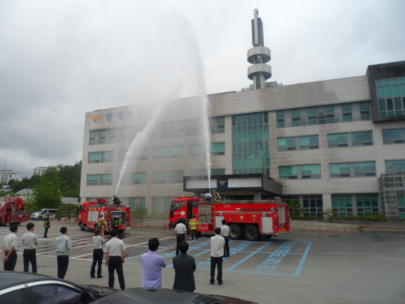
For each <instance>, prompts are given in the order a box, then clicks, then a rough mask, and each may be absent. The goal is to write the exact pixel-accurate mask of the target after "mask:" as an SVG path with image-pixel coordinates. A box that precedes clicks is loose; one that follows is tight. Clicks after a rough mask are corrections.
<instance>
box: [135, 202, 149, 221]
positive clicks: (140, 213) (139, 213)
mask: <svg viewBox="0 0 405 304" xmlns="http://www.w3.org/2000/svg"><path fill="white" fill-rule="evenodd" d="M148 214H149V211H148V208H146V207H143V206H138V207H136V209H135V211H134V217H135V218H136V219H138V220H140V221H141V223H143V220H144V219H145V217H146V216H147V215H148Z"/></svg>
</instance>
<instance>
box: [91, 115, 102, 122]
mask: <svg viewBox="0 0 405 304" xmlns="http://www.w3.org/2000/svg"><path fill="white" fill-rule="evenodd" d="M100 117H101V115H96V116H91V119H92V120H93V121H94V122H97V121H98V120H99V119H100Z"/></svg>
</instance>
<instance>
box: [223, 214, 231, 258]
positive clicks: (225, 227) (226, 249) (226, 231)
mask: <svg viewBox="0 0 405 304" xmlns="http://www.w3.org/2000/svg"><path fill="white" fill-rule="evenodd" d="M221 236H223V237H224V239H225V247H224V258H229V245H228V242H229V226H228V225H227V224H226V221H225V220H222V228H221Z"/></svg>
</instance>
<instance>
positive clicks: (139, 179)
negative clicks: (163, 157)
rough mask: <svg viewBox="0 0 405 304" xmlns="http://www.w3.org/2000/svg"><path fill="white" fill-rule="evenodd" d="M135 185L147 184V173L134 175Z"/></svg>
mask: <svg viewBox="0 0 405 304" xmlns="http://www.w3.org/2000/svg"><path fill="white" fill-rule="evenodd" d="M133 183H134V184H146V172H136V173H134V181H133Z"/></svg>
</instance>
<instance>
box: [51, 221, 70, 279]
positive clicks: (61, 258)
mask: <svg viewBox="0 0 405 304" xmlns="http://www.w3.org/2000/svg"><path fill="white" fill-rule="evenodd" d="M60 233H61V235H60V236H58V237H57V238H56V240H55V250H56V259H57V262H58V278H59V279H64V278H65V275H66V272H67V270H68V266H69V251H70V249H72V241H71V240H70V237H68V235H67V233H68V230H67V228H66V227H62V228H60Z"/></svg>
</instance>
